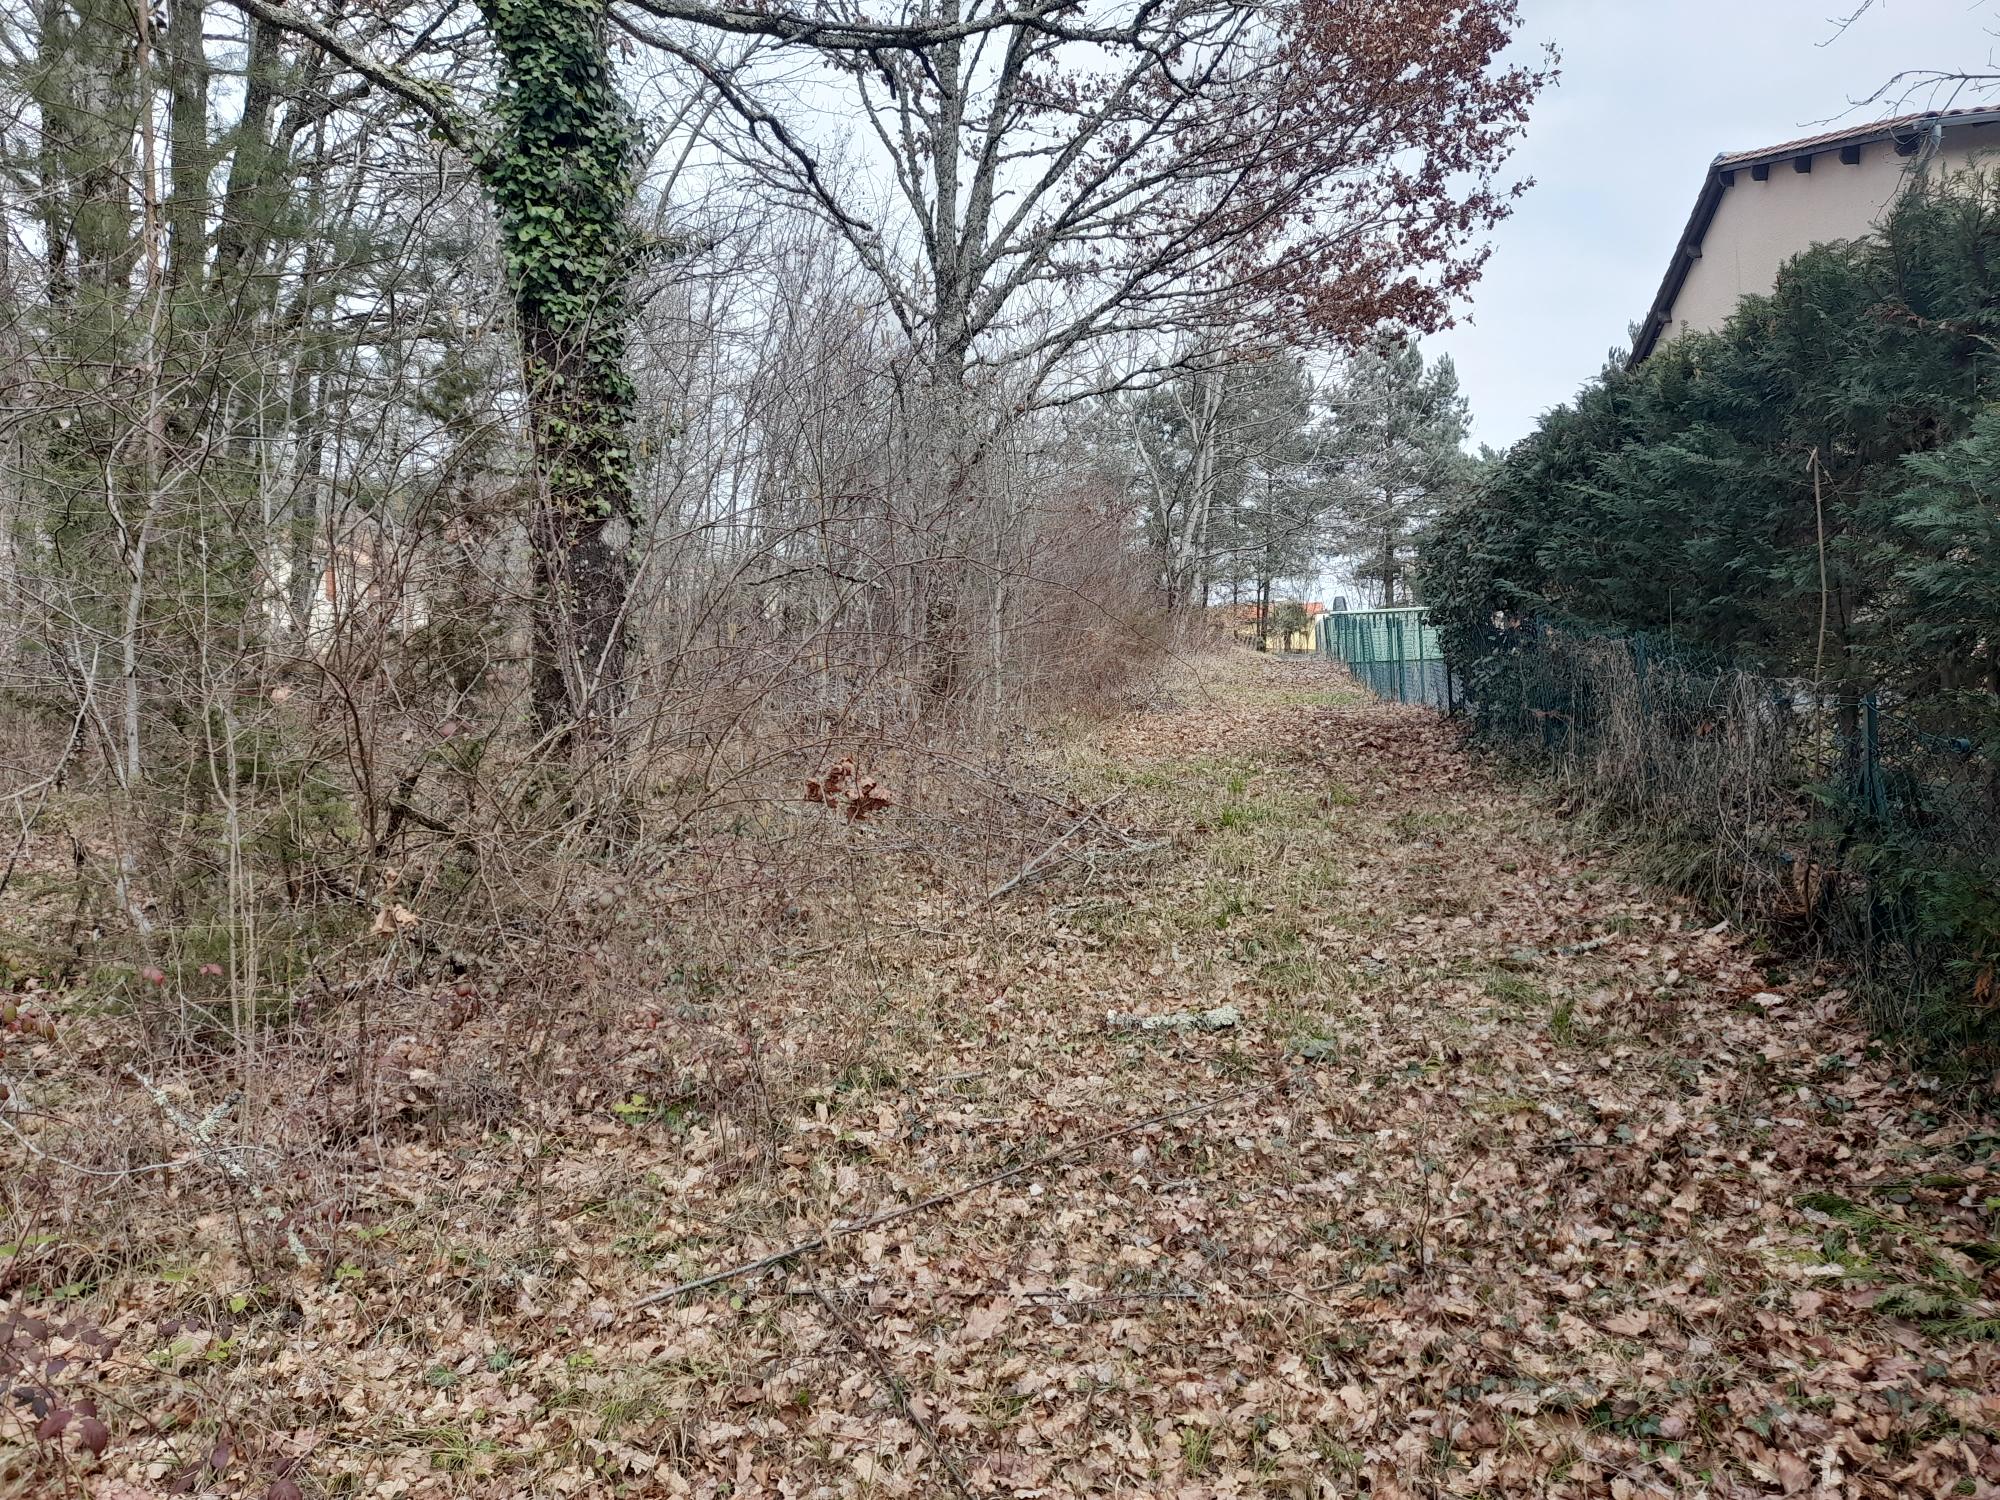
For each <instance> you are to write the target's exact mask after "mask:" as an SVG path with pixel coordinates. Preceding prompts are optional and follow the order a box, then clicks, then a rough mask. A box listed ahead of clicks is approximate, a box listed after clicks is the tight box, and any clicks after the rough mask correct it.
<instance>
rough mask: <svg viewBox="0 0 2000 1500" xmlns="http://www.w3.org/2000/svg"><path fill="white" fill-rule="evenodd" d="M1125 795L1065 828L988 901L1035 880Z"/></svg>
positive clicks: (1112, 798)
mask: <svg viewBox="0 0 2000 1500" xmlns="http://www.w3.org/2000/svg"><path fill="white" fill-rule="evenodd" d="M1123 795H1124V793H1123V792H1113V793H1112V794H1111V795H1110V796H1109V797H1106V798H1105V799H1104V800H1103V801H1102V802H1100V803H1098V804H1097V806H1095V807H1093V808H1092V809H1091V810H1090V811H1089V812H1087V813H1085V814H1084V815H1083V816H1082V817H1080V818H1078V819H1077V820H1076V821H1075V822H1074V823H1072V824H1070V825H1069V827H1068V828H1065V829H1064V830H1063V832H1062V837H1060V838H1058V839H1057V840H1056V841H1055V842H1054V843H1053V844H1050V845H1049V846H1048V848H1046V849H1044V850H1043V851H1042V852H1041V853H1040V854H1037V855H1036V856H1035V857H1034V858H1033V859H1031V860H1029V861H1028V862H1027V863H1026V864H1025V865H1023V866H1021V873H1020V874H1018V875H1016V876H1015V877H1014V878H1013V879H1012V880H1010V881H1007V882H1006V883H1005V884H1004V885H998V886H995V887H994V888H993V889H992V890H990V891H988V892H987V893H986V899H987V900H988V901H998V900H999V899H1000V898H1001V897H1002V896H1004V895H1006V894H1007V893H1008V892H1009V891H1011V890H1013V889H1014V888H1015V887H1017V886H1021V885H1025V884H1026V883H1027V882H1028V881H1029V880H1031V879H1033V878H1034V877H1035V876H1036V875H1037V874H1039V873H1040V871H1041V869H1042V866H1043V865H1045V864H1046V863H1047V862H1048V860H1049V857H1050V856H1051V855H1052V854H1054V853H1055V852H1056V850H1058V849H1060V848H1062V846H1063V845H1064V844H1067V843H1068V842H1069V841H1070V840H1071V839H1073V838H1075V837H1076V836H1077V834H1079V833H1081V832H1082V831H1083V829H1084V828H1085V826H1086V825H1088V824H1089V823H1090V822H1091V821H1092V820H1093V819H1095V818H1096V817H1097V816H1098V814H1100V813H1102V812H1103V811H1104V809H1105V808H1107V807H1109V806H1110V805H1111V804H1112V803H1114V802H1116V801H1117V800H1118V799H1119V798H1120V797H1122V796H1123Z"/></svg>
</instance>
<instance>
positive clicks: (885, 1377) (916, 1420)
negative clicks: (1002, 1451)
mask: <svg viewBox="0 0 2000 1500" xmlns="http://www.w3.org/2000/svg"><path fill="white" fill-rule="evenodd" d="M792 1295H793V1296H794V1297H811V1298H813V1299H814V1300H816V1301H817V1302H818V1303H819V1305H820V1306H821V1307H823V1308H825V1309H826V1311H827V1316H828V1317H830V1318H832V1319H833V1321H834V1323H835V1324H836V1325H838V1327H839V1328H840V1331H841V1332H842V1333H843V1334H845V1335H846V1336H847V1341H848V1343H850V1344H852V1345H853V1346H854V1348H855V1350H856V1352H858V1353H859V1354H860V1355H861V1357H862V1358H864V1359H866V1360H867V1361H868V1363H869V1364H871V1365H873V1366H874V1367H875V1373H876V1374H877V1375H879V1376H880V1377H881V1378H882V1383H883V1384H884V1385H886V1386H887V1387H888V1388H889V1394H890V1395H891V1396H892V1397H893V1398H894V1399H895V1402H896V1406H897V1408H898V1409H899V1410H901V1412H902V1413H903V1415H904V1416H906V1417H908V1418H909V1419H910V1425H911V1426H912V1427H914V1428H916V1429H917V1432H918V1433H919V1434H920V1435H921V1436H922V1437H923V1440H924V1444H925V1446H927V1447H928V1448H929V1449H930V1450H931V1457H932V1458H935V1459H936V1460H937V1461H938V1467H939V1468H941V1469H943V1470H944V1472H945V1477H946V1478H948V1479H949V1480H950V1481H951V1488H952V1492H953V1493H954V1494H956V1495H958V1496H960V1497H961V1500H972V1491H971V1490H970V1489H969V1488H967V1486H966V1483H965V1476H964V1475H963V1474H961V1473H959V1472H958V1465H957V1464H955V1463H953V1462H952V1461H951V1455H950V1454H949V1453H946V1452H945V1451H944V1442H943V1440H942V1439H940V1438H939V1437H938V1435H937V1433H936V1431H934V1430H933V1429H932V1427H931V1424H930V1423H929V1422H927V1421H925V1420H924V1417H923V1414H922V1413H921V1412H919V1411H918V1410H917V1409H916V1407H915V1406H913V1405H911V1403H910V1393H909V1392H908V1391H907V1390H906V1389H905V1388H904V1386H903V1382H902V1381H901V1380H900V1379H899V1378H898V1377H897V1375H896V1372H895V1370H894V1369H892V1368H891V1367H890V1365H889V1361H888V1360H886V1359H884V1358H883V1357H882V1353H881V1351H880V1350H878V1349H877V1348H876V1347H875V1346H874V1345H873V1344H871V1343H870V1342H869V1341H868V1335H867V1334H866V1333H865V1332H864V1331H863V1330H862V1328H861V1326H860V1325H859V1324H857V1323H856V1322H855V1321H854V1319H853V1318H851V1317H849V1316H848V1313H847V1310H846V1309H845V1308H843V1307H842V1306H841V1305H840V1304H839V1303H838V1302H836V1301H834V1300H833V1298H831V1297H829V1296H828V1295H827V1294H826V1293H825V1292H824V1291H823V1290H822V1289H820V1288H819V1287H816V1286H815V1287H802V1288H800V1289H798V1290H796V1291H794V1292H793V1293H792Z"/></svg>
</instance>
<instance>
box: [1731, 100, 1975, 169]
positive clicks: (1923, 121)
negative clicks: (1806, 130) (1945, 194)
mask: <svg viewBox="0 0 2000 1500" xmlns="http://www.w3.org/2000/svg"><path fill="white" fill-rule="evenodd" d="M1992 113H1993V110H1992V109H1991V108H1975V109H1942V110H1923V111H1920V112H1919V113H1917V114H1913V115H1897V116H1895V117H1893V118H1892V119H1887V120H1864V121H1862V122H1861V123H1860V124H1856V125H1844V126H1842V127H1841V128H1840V129H1838V130H1828V131H1823V132H1821V133H1820V134H1819V135H1808V136H1801V137H1800V138H1799V139H1798V140H1795V141H1781V142H1779V144H1777V145H1775V146H1760V147H1758V148H1757V149H1756V150H1755V151H1725V152H1724V153H1723V154H1722V155H1720V156H1718V157H1716V159H1715V165H1716V166H1718V167H1731V166H1738V165H1741V164H1742V163H1744V162H1748V161H1756V160H1758V159H1760V158H1762V157H1766V156H1790V155H1792V154H1794V153H1795V152H1800V151H1817V150H1821V149H1824V148H1826V147H1829V146H1841V145H1845V144H1846V143H1847V142H1849V141H1856V140H1876V139H1879V138H1881V137H1882V136H1885V135H1891V134H1893V133H1894V132H1896V131H1899V130H1909V129H1912V128H1914V127H1915V126H1918V125H1929V124H1931V123H1932V122H1933V121H1936V120H1958V119H1964V118H1966V117H1968V116H1972V115H1991V114H1992Z"/></svg>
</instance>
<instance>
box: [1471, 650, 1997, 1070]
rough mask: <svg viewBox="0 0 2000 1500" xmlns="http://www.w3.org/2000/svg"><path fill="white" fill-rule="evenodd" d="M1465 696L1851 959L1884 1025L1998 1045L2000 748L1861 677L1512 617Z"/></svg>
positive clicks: (1548, 767) (1668, 848) (1504, 729)
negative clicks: (1785, 670) (1823, 687)
mask: <svg viewBox="0 0 2000 1500" xmlns="http://www.w3.org/2000/svg"><path fill="white" fill-rule="evenodd" d="M1487 646H1488V649H1487V650H1486V652H1485V653H1484V654H1483V655H1482V656H1480V657H1479V658H1478V660H1477V661H1476V662H1472V663H1468V664H1467V676H1468V686H1469V688H1470V691H1469V692H1468V691H1466V690H1465V689H1464V688H1460V689H1459V690H1458V691H1457V692H1456V694H1455V695H1454V696H1455V699H1456V704H1457V706H1458V707H1459V708H1460V709H1462V710H1464V711H1465V712H1466V713H1467V714H1468V715H1469V716H1470V717H1471V719H1472V721H1473V722H1474V724H1475V725H1476V727H1477V730H1478V732H1479V734H1480V735H1481V736H1482V737H1483V738H1484V739H1485V740H1486V741H1488V742H1489V743H1493V744H1496V745H1499V746H1501V747H1503V748H1506V749H1508V750H1509V751H1511V752H1512V753H1513V754H1515V755H1516V756H1518V757H1520V758H1524V759H1528V760H1531V761H1534V762H1536V763H1537V764H1538V765H1539V766H1540V767H1541V768H1542V769H1544V770H1545V771H1547V772H1548V773H1549V774H1551V775H1553V776H1554V777H1555V778H1557V779H1558V780H1559V781H1562V782H1567V783H1569V784H1571V785H1573V786H1574V787H1575V789H1576V790H1577V791H1578V792H1579V794H1581V795H1583V796H1585V797H1587V798H1588V799H1589V800H1590V801H1591V802H1593V803H1594V804H1596V805H1600V806H1609V807H1610V808H1612V809H1614V810H1616V811H1617V812H1619V813H1620V814H1623V815H1627V816H1629V817H1631V818H1634V819H1638V820H1642V821H1644V822H1645V823H1646V824H1648V825H1649V826H1650V827H1651V829H1652V830H1653V832H1654V834H1655V835H1656V837H1655V838H1654V839H1653V840H1651V841H1650V847H1652V848H1653V849H1654V850H1655V851H1656V854H1657V857H1658V858H1659V859H1660V860H1661V861H1662V862H1663V868H1662V869H1661V870H1660V871H1659V872H1658V873H1660V874H1661V875H1662V876H1664V877H1666V878H1668V879H1670V880H1672V881H1673V882H1674V883H1677V884H1682V885H1686V886H1691V887H1693V888H1695V889H1697V890H1698V891H1700V892H1701V893H1702V894H1703V895H1705V896H1707V897H1709V898H1711V899H1712V900H1714V901H1715V902H1716V903H1717V904H1718V905H1720V906H1722V907H1723V908H1724V909H1726V910H1730V911H1732V912H1735V913H1738V914H1740V915H1744V916H1754V917H1755V918H1757V919H1758V920H1760V921H1762V922H1765V923H1767V924H1774V925H1776V926H1778V927H1780V928H1785V929H1791V930H1792V932H1793V933H1794V935H1796V936H1797V937H1799V938H1802V939H1805V940H1806V941H1807V942H1809V943H1810V944H1811V945H1813V946H1814V947H1817V948H1818V949H1820V950H1821V951H1826V952H1829V953H1833V954H1837V955H1839V956H1841V957H1842V958H1844V959H1847V960H1849V961H1851V962H1853V963H1854V964H1855V965H1856V966H1857V967H1858V968H1859V969H1860V970H1861V971H1862V972H1863V973H1864V974H1865V975H1866V976H1867V977H1868V979H1869V980H1870V981H1871V985H1870V992H1871V995H1872V997H1873V998H1874V1000H1875V1001H1876V1003H1877V1006H1878V1009H1879V1010H1880V1011H1881V1014H1880V1015H1879V1016H1878V1019H1880V1020H1882V1021H1883V1022H1884V1023H1885V1024H1887V1025H1890V1026H1893V1027H1896V1028H1898V1029H1901V1030H1904V1031H1906V1032H1909V1033H1912V1034H1914V1035H1917V1036H1919V1037H1921V1038H1924V1039H1927V1040H1930V1041H1933V1042H1936V1043H1939V1044H1941V1045H1945V1046H1949V1047H1950V1048H1952V1049H1954V1050H1956V1051H1957V1052H1958V1053H1959V1054H1960V1055H1961V1056H1969V1057H1971V1058H1973V1059H1974V1060H1979V1059H1982V1058H1983V1059H1985V1060H1988V1061H1991V1060H1994V1059H1996V1058H2000V1008H1996V1003H1995V1002H1996V998H2000V997H1996V994H1995V982H1994V966H1995V963H1996V960H2000V764H1996V760H1995V757H1994V755H1993V753H1992V747H1990V746H1986V747H1982V746H1981V745H1980V744H1979V743H1978V742H1977V740H1976V739H1975V738H1974V737H1972V736H1969V735H1965V734H1959V733H1955V732H1953V729H1952V726H1949V725H1943V724H1938V723H1933V722H1928V721H1927V720H1926V718H1925V717H1924V716H1923V715H1922V714H1920V713H1919V712H1917V711H1915V710H1912V709H1907V708H1905V707H1903V706H1900V705H1897V704H1894V703H1891V702H1887V701H1885V700H1883V699H1882V698H1881V697H1880V696H1879V695H1877V694H1874V693H1868V692H1862V691H1858V690H1852V689H1850V690H1848V691H1845V692H1843V691H1839V690H1834V691H1828V692H1819V691H1816V690H1815V689H1814V687H1813V685H1812V684H1811V683H1801V682H1794V681H1786V680H1782V679H1775V678H1771V677H1767V676H1763V675H1761V674H1758V673H1755V672H1752V671H1747V670H1744V669H1742V668H1740V667H1737V666H1735V665H1734V664H1732V663H1730V662H1729V661H1727V660H1726V659H1723V658H1720V657H1718V656H1716V655H1714V654H1712V653H1706V652H1699V651H1689V650H1686V649H1682V648H1679V647H1677V646H1676V645H1675V644H1674V643H1673V642H1672V641H1670V640H1663V639H1661V638H1659V637H1655V636H1647V635H1630V636H1623V635H1606V634H1602V633H1596V632H1592V631H1590V630H1588V629H1584V628H1579V627H1573V626H1557V625H1550V624H1547V623H1543V622H1527V623H1523V624H1519V625H1515V626H1512V627H1510V628H1505V629H1496V630H1494V631H1493V632H1492V635H1491V638H1490V640H1489V641H1488V642H1487Z"/></svg>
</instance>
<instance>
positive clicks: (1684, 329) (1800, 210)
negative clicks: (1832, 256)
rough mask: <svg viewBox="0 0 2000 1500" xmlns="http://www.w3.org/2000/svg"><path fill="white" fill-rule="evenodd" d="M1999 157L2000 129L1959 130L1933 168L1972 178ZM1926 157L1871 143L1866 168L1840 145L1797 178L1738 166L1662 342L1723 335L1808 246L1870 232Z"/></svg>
mask: <svg viewBox="0 0 2000 1500" xmlns="http://www.w3.org/2000/svg"><path fill="white" fill-rule="evenodd" d="M1994 151H2000V124H1983V125H1961V126H1956V127H1949V128H1947V129H1946V131H1945V135H1944V140H1943V142H1942V144H1941V147H1940V149H1939V150H1938V152H1937V153H1936V155H1934V156H1933V157H1931V158H1930V160H1929V162H1928V163H1927V164H1926V166H1925V168H1924V170H1925V171H1926V172H1928V173H1931V174H1950V173H1952V172H1957V171H1962V170H1963V169H1964V168H1966V167H1967V166H1969V165H1971V164H1972V162H1973V160H1974V158H1975V157H1979V156H1982V155H1984V154H1985V153H1988V152H1994ZM1918 159H1919V158H1917V157H1910V156H1898V155H1897V154H1896V148H1895V147H1894V146H1893V145H1892V144H1891V143H1889V142H1888V141H1871V142H1869V143H1868V144H1866V145H1864V146H1863V147H1862V148H1861V161H1860V163H1859V164H1858V165H1856V166H1848V165H1847V164H1846V163H1844V162H1842V161H1841V159H1840V149H1839V147H1837V146H1836V147H1833V148H1831V149H1828V150H1822V151H1819V152H1817V153H1815V154H1814V156H1813V169H1812V171H1810V172H1798V171H1794V170H1793V168H1792V164H1791V161H1790V160H1789V159H1786V160H1781V161H1776V162H1773V163H1772V164H1771V175H1770V177H1769V178H1768V179H1767V180H1766V181H1763V182H1757V181H1755V180H1754V179H1752V177H1751V176H1750V169H1749V168H1748V167H1742V168H1739V169H1737V172H1736V181H1735V182H1734V184H1732V185H1731V186H1729V187H1726V188H1724V189H1723V190H1722V201H1721V202H1720V203H1718V204H1717V205H1716V209H1715V217H1714V219H1712V220H1711V221H1710V223H1709V226H1708V233H1707V234H1706V235H1705V236H1704V237H1703V239H1702V243H1701V258H1700V259H1699V260H1697V261H1695V262H1694V264H1693V265H1691V266H1690V267H1689V268H1688V275H1687V280H1686V281H1685V282H1684V283H1683V284H1682V286H1681V290H1680V295H1679V296H1678V297H1676V298H1675V299H1674V305H1673V311H1672V313H1671V314H1670V315H1669V321H1668V325H1667V327H1666V329H1665V330H1663V332H1662V340H1663V341H1664V340H1666V339H1672V338H1678V337H1679V336H1680V335H1681V334H1683V333H1688V332H1690V331H1693V332H1702V333H1710V332H1713V331H1714V330H1716V329H1718V328H1720V327H1721V326H1722V325H1723V324H1724V323H1725V322H1727V321H1728V319H1729V315H1730V314H1731V313H1733V312H1734V311H1735V310H1736V304H1737V303H1738V302H1739V301H1741V300H1742V299H1743V298H1745V297H1749V296H1757V295H1761V294H1763V293H1765V292H1768V291H1770V290H1771V288H1772V287H1774V286H1776V285H1777V284H1778V268H1779V267H1780V266H1782V265H1783V264H1784V263H1785V262H1786V261H1788V260H1790V259H1791V258H1792V257H1793V256H1794V255H1797V254H1798V253H1799V252H1800V251H1801V250H1803V249H1805V248H1806V247H1807V246H1808V245H1815V244H1822V243H1825V242H1827V241H1829V240H1852V239H1859V238H1860V237H1861V236H1863V235H1865V234H1867V233H1869V232H1870V231H1871V230H1872V229H1873V228H1874V227H1875V225H1876V222H1877V221H1878V220H1879V219H1880V218H1881V217H1882V212H1883V210H1884V209H1886V208H1887V207H1888V206H1889V205H1890V204H1891V203H1892V202H1893V201H1894V200H1895V197H1896V194H1897V193H1898V192H1900V191H1901V189H1902V187H1903V184H1904V183H1905V182H1906V181H1907V180H1908V174H1909V172H1910V170H1911V168H1912V165H1913V163H1915V162H1916V161H1917V160H1918Z"/></svg>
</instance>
